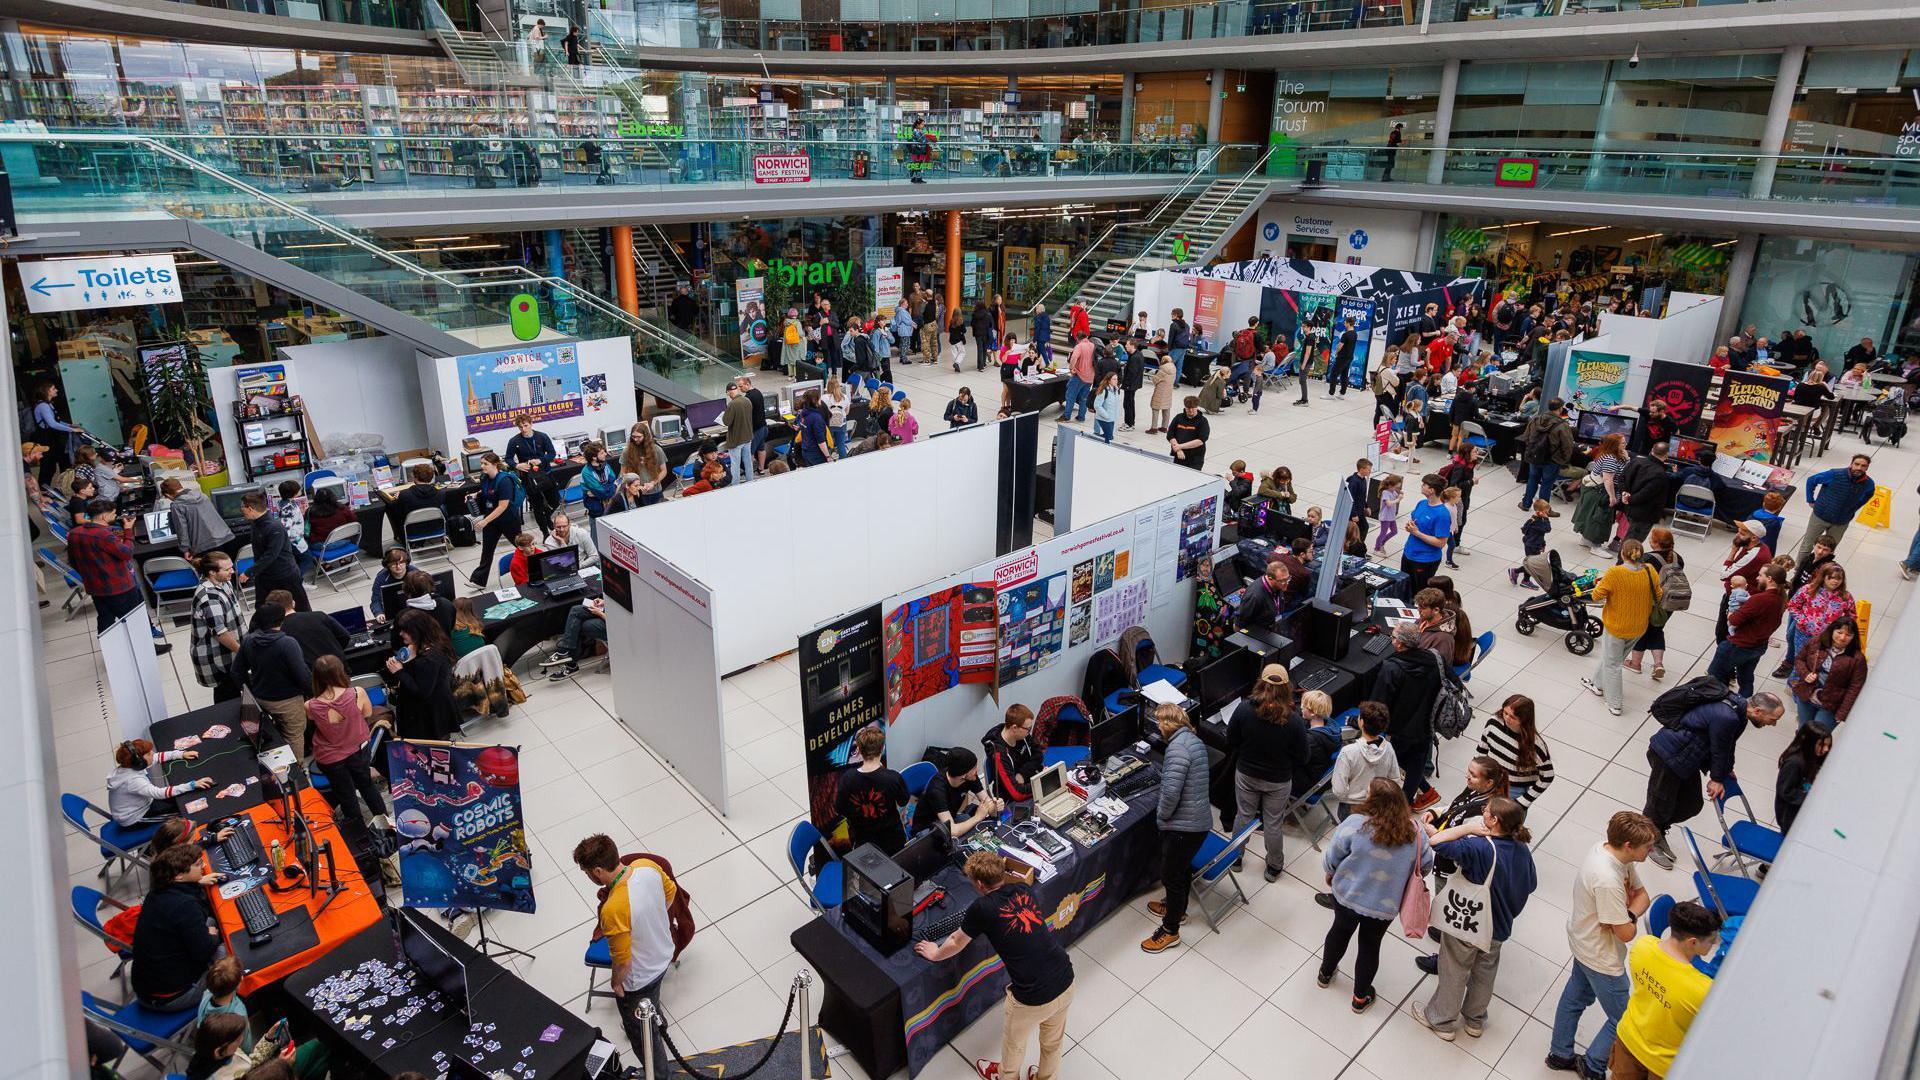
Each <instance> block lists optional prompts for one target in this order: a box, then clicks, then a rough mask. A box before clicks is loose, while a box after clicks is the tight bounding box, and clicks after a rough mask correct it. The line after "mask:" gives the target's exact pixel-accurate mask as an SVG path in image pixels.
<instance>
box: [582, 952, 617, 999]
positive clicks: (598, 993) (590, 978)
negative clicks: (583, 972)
mask: <svg viewBox="0 0 1920 1080" xmlns="http://www.w3.org/2000/svg"><path fill="white" fill-rule="evenodd" d="M586 965H587V1003H588V1004H589V1005H591V1004H592V1003H593V999H594V998H597V997H603V998H611V997H616V996H617V995H615V994H614V992H613V991H611V990H596V989H594V987H595V986H596V985H598V984H599V982H600V973H601V972H602V971H604V972H606V973H607V974H608V975H609V976H611V975H612V974H613V949H612V947H610V946H609V945H608V944H607V939H606V938H603V937H602V938H595V939H593V944H591V945H588V946H587V957H586Z"/></svg>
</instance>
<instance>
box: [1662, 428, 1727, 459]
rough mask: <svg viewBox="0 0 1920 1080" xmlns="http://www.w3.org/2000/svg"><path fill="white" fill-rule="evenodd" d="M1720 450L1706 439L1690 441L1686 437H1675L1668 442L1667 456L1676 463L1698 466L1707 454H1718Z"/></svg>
mask: <svg viewBox="0 0 1920 1080" xmlns="http://www.w3.org/2000/svg"><path fill="white" fill-rule="evenodd" d="M1719 452H1720V451H1719V448H1718V447H1716V446H1714V445H1713V444H1712V443H1710V442H1708V441H1706V440H1705V439H1690V438H1688V437H1687V436H1685V435H1675V436H1674V437H1673V438H1671V439H1669V440H1667V456H1668V457H1669V458H1671V459H1672V460H1674V461H1676V462H1684V463H1686V464H1688V465H1697V464H1699V462H1700V458H1701V457H1702V456H1703V455H1706V454H1716V455H1717V454H1718V453H1719Z"/></svg>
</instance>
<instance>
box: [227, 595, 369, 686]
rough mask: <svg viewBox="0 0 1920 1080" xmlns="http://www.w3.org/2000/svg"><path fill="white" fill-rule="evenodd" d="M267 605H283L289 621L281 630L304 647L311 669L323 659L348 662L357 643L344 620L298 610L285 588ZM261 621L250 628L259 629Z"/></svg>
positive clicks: (304, 653)
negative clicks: (345, 625)
mask: <svg viewBox="0 0 1920 1080" xmlns="http://www.w3.org/2000/svg"><path fill="white" fill-rule="evenodd" d="M267 603H269V604H279V605H280V607H281V609H282V610H284V611H286V612H287V617H286V620H285V621H284V622H283V623H281V625H280V629H281V631H282V632H284V633H285V634H286V635H287V636H288V637H290V638H292V639H293V640H294V641H295V642H296V643H297V644H299V646H300V657H301V659H303V660H305V661H306V664H307V669H308V670H309V671H311V670H312V669H313V662H314V661H315V660H318V659H320V658H321V657H323V656H334V657H338V658H339V659H340V662H341V663H343V664H344V663H346V662H347V647H348V646H350V645H352V644H353V638H352V637H351V636H350V635H349V634H348V633H347V628H346V627H344V626H341V625H340V620H338V619H336V618H334V617H333V616H331V615H329V614H327V613H326V612H324V611H294V610H293V597H292V596H291V595H289V594H288V593H287V591H286V590H285V589H275V590H273V592H271V593H269V594H268V595H267ZM258 628H259V622H258V620H257V619H256V620H255V623H254V625H253V626H252V627H250V628H249V629H258Z"/></svg>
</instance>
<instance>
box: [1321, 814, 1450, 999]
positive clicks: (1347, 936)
mask: <svg viewBox="0 0 1920 1080" xmlns="http://www.w3.org/2000/svg"><path fill="white" fill-rule="evenodd" d="M1321 864H1322V867H1323V868H1324V869H1325V870H1326V872H1327V884H1328V885H1330V886H1332V888H1333V926H1332V927H1330V928H1329V929H1328V930H1327V939H1326V942H1325V943H1324V944H1323V945H1322V947H1321V949H1320V969H1319V972H1318V974H1317V978H1316V981H1317V982H1318V983H1319V984H1320V986H1321V987H1323V988H1324V987H1327V986H1331V985H1333V976H1334V972H1335V971H1336V970H1338V968H1339V966H1340V961H1341V960H1342V959H1343V958H1345V957H1346V955H1347V946H1348V945H1349V944H1351V943H1352V941H1353V938H1354V936H1355V935H1356V934H1358V935H1359V938H1360V950H1359V952H1358V953H1357V954H1356V955H1355V956H1354V958H1353V1011H1354V1012H1357V1013H1362V1012H1366V1011H1367V1010H1368V1009H1369V1008H1372V1007H1373V1002H1374V998H1375V994H1374V987H1373V976H1374V974H1375V973H1376V972H1378V971H1379V970H1380V939H1381V938H1384V937H1386V936H1387V927H1388V926H1389V925H1391V923H1392V921H1393V918H1394V916H1396V915H1398V914H1399V913H1400V898H1401V896H1402V895H1403V894H1404V893H1405V892H1406V889H1407V880H1408V879H1409V878H1411V877H1412V876H1413V875H1414V874H1415V873H1421V874H1424V873H1426V872H1427V871H1429V870H1431V869H1433V847H1432V846H1431V845H1429V844H1428V843H1427V842H1426V841H1425V840H1424V839H1422V838H1421V836H1420V829H1419V827H1418V826H1416V825H1415V824H1414V823H1413V810H1412V808H1411V807H1409V806H1408V805H1407V796H1406V793H1405V792H1404V791H1402V790H1401V789H1400V785H1399V784H1397V783H1395V782H1394V781H1392V780H1387V779H1384V778H1376V779H1375V780H1374V781H1373V783H1371V784H1369V785H1367V801H1366V802H1364V803H1361V804H1360V808H1359V812H1358V813H1355V814H1352V815H1350V816H1348V818H1347V819H1346V820H1345V821H1343V822H1341V823H1340V826H1339V827H1338V828H1336V829H1334V830H1333V838H1332V839H1331V840H1329V841H1328V843H1327V851H1326V855H1325V856H1324V857H1323V858H1322V860H1321Z"/></svg>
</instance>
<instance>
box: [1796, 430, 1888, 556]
mask: <svg viewBox="0 0 1920 1080" xmlns="http://www.w3.org/2000/svg"><path fill="white" fill-rule="evenodd" d="M1872 464H1873V459H1872V458H1870V457H1868V456H1867V455H1865V454H1855V455H1853V460H1852V461H1849V462H1847V467H1846V468H1844V469H1828V470H1827V471H1825V472H1817V473H1814V474H1813V475H1812V476H1810V477H1808V478H1807V505H1808V506H1811V507H1813V516H1812V517H1811V518H1810V519H1809V520H1808V521H1807V531H1806V533H1805V534H1803V535H1802V536H1801V537H1800V550H1799V552H1798V554H1799V556H1800V557H1801V558H1805V557H1806V554H1807V552H1809V551H1812V550H1813V542H1814V541H1815V540H1817V539H1819V537H1820V535H1821V534H1822V533H1825V534H1826V535H1828V536H1831V537H1833V539H1834V542H1835V544H1838V543H1839V541H1840V540H1841V539H1842V538H1843V537H1845V536H1846V535H1847V526H1849V525H1851V524H1853V515H1855V514H1857V513H1859V512H1860V508H1861V507H1863V506H1865V505H1867V502H1868V501H1869V500H1870V499H1872V498H1873V489H1874V483H1873V477H1871V476H1868V475H1867V467H1868V466H1869V465H1872Z"/></svg>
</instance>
